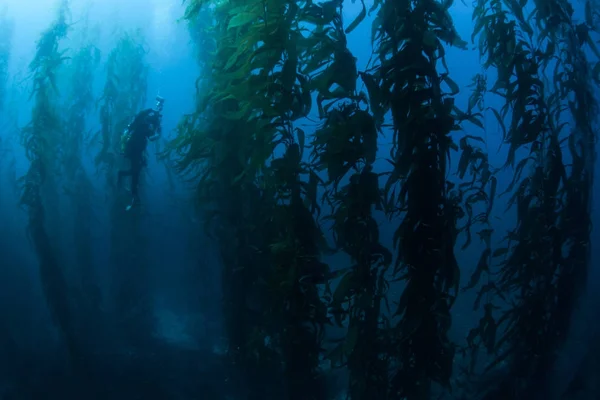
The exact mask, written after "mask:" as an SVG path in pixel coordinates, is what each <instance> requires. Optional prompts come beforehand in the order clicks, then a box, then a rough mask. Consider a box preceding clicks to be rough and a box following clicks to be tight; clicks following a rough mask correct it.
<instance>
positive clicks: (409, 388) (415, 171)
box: [362, 0, 464, 399]
mask: <svg viewBox="0 0 600 400" xmlns="http://www.w3.org/2000/svg"><path fill="white" fill-rule="evenodd" d="M450 5H451V2H445V3H443V4H442V3H438V2H436V1H430V0H426V1H418V2H417V1H408V2H396V1H385V2H383V4H382V5H381V7H380V8H379V10H378V15H377V18H376V22H375V24H374V33H373V36H374V38H375V41H376V42H377V43H376V45H377V52H378V55H379V63H378V64H377V66H376V67H375V68H374V69H373V72H372V73H364V74H362V76H363V79H364V80H365V84H366V86H367V88H368V91H369V98H370V99H371V108H372V109H373V110H374V112H376V115H381V114H382V113H383V112H385V111H387V110H389V111H391V116H392V123H393V148H392V151H391V160H390V161H391V163H392V165H393V166H394V169H393V171H392V172H391V174H390V176H389V178H388V182H387V184H386V188H387V195H388V200H387V203H388V213H389V215H390V216H392V215H398V216H399V217H401V218H402V222H401V224H400V226H399V227H398V229H397V230H396V232H395V235H394V244H395V245H396V246H397V250H398V258H397V263H396V266H395V271H394V273H395V274H398V275H399V277H400V278H401V279H402V280H403V281H404V282H405V283H406V286H405V288H404V290H403V292H402V295H401V297H400V299H399V303H398V308H397V310H396V312H395V316H396V317H399V318H397V323H395V325H394V327H393V329H392V332H391V335H392V337H391V339H390V340H391V341H392V344H391V345H392V349H393V350H392V351H393V356H394V362H393V364H394V365H393V367H394V369H393V374H392V376H391V378H390V391H389V396H390V398H402V399H430V398H432V396H434V393H435V392H434V389H435V388H434V384H438V385H441V386H443V387H446V388H447V387H449V385H450V378H451V376H452V371H453V362H454V352H455V350H454V345H453V344H452V343H451V342H450V340H449V339H448V330H449V328H450V324H451V314H450V308H451V306H452V304H453V301H454V298H455V296H456V290H457V288H458V284H459V268H458V265H457V261H456V258H455V255H454V245H455V241H456V238H457V235H458V231H459V230H458V228H457V227H456V224H457V220H458V218H459V217H461V209H460V208H459V205H460V200H461V199H460V196H459V195H458V194H456V193H454V192H452V191H451V189H452V188H453V184H452V183H450V182H449V181H448V180H447V173H448V161H449V160H448V154H449V152H450V150H451V149H452V148H453V145H452V140H451V138H450V134H451V132H452V131H453V130H456V129H457V121H458V120H459V119H460V118H462V117H461V116H459V115H458V114H457V113H456V111H455V106H454V99H453V98H452V95H454V94H456V93H457V92H458V87H457V85H456V84H455V83H454V82H453V81H452V80H451V79H450V78H449V76H448V72H443V73H439V72H438V71H437V67H438V60H441V61H442V62H443V60H444V48H443V45H442V42H446V43H450V44H452V45H457V46H460V47H462V48H464V42H462V41H461V40H460V38H459V37H458V35H457V33H456V31H455V29H454V27H453V24H452V19H451V17H450V15H449V14H448V7H449V6H450ZM442 66H444V64H443V63H442ZM445 86H448V87H449V88H450V90H451V93H445V92H444V91H443V87H445Z"/></svg>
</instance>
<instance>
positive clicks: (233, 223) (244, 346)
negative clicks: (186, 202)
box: [174, 1, 328, 399]
mask: <svg viewBox="0 0 600 400" xmlns="http://www.w3.org/2000/svg"><path fill="white" fill-rule="evenodd" d="M200 6H201V4H200V3H199V2H191V3H190V6H189V9H188V10H189V14H188V18H189V17H190V16H193V15H195V13H196V12H197V11H198V10H199V9H200ZM309 9H311V11H312V12H314V11H319V10H320V8H319V7H318V6H316V5H313V4H309V3H302V4H297V3H294V2H287V1H268V2H265V3H255V4H252V5H247V4H246V3H245V2H239V3H237V2H233V3H228V4H218V5H217V7H216V8H215V12H216V13H215V16H214V20H215V21H216V29H215V31H214V32H215V36H213V37H214V38H215V41H216V52H215V56H214V59H213V61H212V63H211V66H210V67H209V68H208V69H209V71H210V72H209V74H210V78H211V79H210V80H208V81H207V82H209V83H208V85H207V86H208V87H207V93H206V94H205V95H203V96H202V99H201V101H200V103H199V108H198V111H197V113H195V114H193V115H189V116H186V118H185V119H184V120H183V121H182V123H181V124H180V132H179V137H178V139H177V140H176V141H175V143H174V146H175V148H176V149H178V151H179V152H180V156H181V157H180V160H179V169H180V170H181V171H182V172H183V171H194V172H196V173H197V174H198V177H199V194H200V200H201V204H202V206H203V207H205V208H206V209H207V210H206V213H207V214H208V215H209V216H212V217H214V218H215V219H216V220H218V222H219V223H218V224H215V229H214V232H215V233H216V236H217V238H218V240H219V242H220V246H221V247H222V261H223V285H224V286H223V287H224V297H225V318H226V327H227V334H228V339H229V352H230V356H231V358H232V360H234V362H235V364H236V367H237V368H236V369H237V370H238V371H240V372H241V373H242V375H244V377H245V379H246V382H247V386H248V387H249V392H250V394H249V397H250V398H261V396H264V394H265V393H268V392H269V391H272V390H274V387H278V386H280V385H281V383H279V382H277V380H276V379H273V377H272V376H269V375H272V372H270V371H275V372H276V373H279V372H280V371H279V370H280V365H283V374H284V377H285V379H284V382H283V383H284V384H285V387H286V394H285V397H284V398H289V399H306V398H313V399H319V398H323V396H325V391H324V386H323V384H322V383H323V381H322V378H321V377H320V376H319V373H318V372H319V371H318V369H319V355H320V352H321V349H320V347H321V346H320V341H321V338H322V335H323V325H324V323H325V322H326V308H325V305H324V304H323V302H322V301H321V299H320V297H319V291H318V289H317V285H318V284H319V283H324V282H325V281H326V280H327V275H328V273H327V266H326V265H325V264H323V263H321V262H320V261H319V256H320V252H321V249H322V248H323V247H324V245H323V236H322V234H321V232H320V229H319V228H318V226H317V224H316V222H315V220H314V217H313V211H315V209H316V208H317V207H316V185H317V181H315V180H314V179H313V178H306V179H304V177H308V176H313V177H314V176H315V175H314V174H312V175H311V171H310V166H309V165H307V164H305V163H303V161H302V154H303V151H304V145H305V136H304V132H303V131H302V130H300V129H298V128H297V127H295V126H294V121H295V120H297V119H298V118H301V117H304V116H306V115H307V113H308V112H309V111H310V103H311V96H310V86H309V85H308V80H307V79H306V77H305V76H304V75H303V74H302V73H301V70H302V65H301V64H300V63H299V60H298V57H299V51H300V49H298V42H297V39H298V38H299V37H300V35H301V34H300V28H299V26H298V22H299V21H302V20H303V18H304V17H305V16H306V14H305V12H307V10H309ZM200 116H202V117H203V119H204V120H200V118H199V117H200ZM272 157H275V158H274V159H273V158H272ZM198 171H199V172H198ZM306 180H309V181H310V183H307V182H306ZM217 225H218V228H217ZM282 363H283V364H282ZM261 386H262V387H261ZM272 396H273V395H272ZM275 396H278V397H279V398H281V396H282V395H275Z"/></svg>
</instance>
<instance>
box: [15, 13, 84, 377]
mask: <svg viewBox="0 0 600 400" xmlns="http://www.w3.org/2000/svg"><path fill="white" fill-rule="evenodd" d="M67 17H68V8H67V5H66V2H64V3H62V6H61V7H60V10H59V13H58V16H57V18H56V20H55V22H54V23H53V24H52V26H51V27H50V28H49V29H47V30H46V31H45V32H44V33H43V34H42V36H41V38H40V40H39V42H38V44H37V52H36V55H35V58H34V59H33V61H32V62H31V63H30V64H29V70H30V71H31V73H32V75H33V85H34V86H33V92H32V97H33V99H34V106H33V110H32V119H31V121H30V122H29V124H28V125H27V126H26V127H25V128H23V130H22V132H21V138H22V143H23V146H24V147H25V154H26V156H27V159H28V160H29V162H30V166H29V170H28V171H27V174H26V175H25V176H24V177H22V178H21V185H22V186H21V189H22V192H21V204H22V205H23V206H24V207H25V209H26V210H27V214H28V224H27V233H28V236H29V238H30V239H31V242H32V244H33V246H34V249H35V252H36V254H37V256H38V258H39V274H40V279H41V281H42V290H43V293H44V297H45V299H46V301H47V304H48V308H49V310H50V313H51V315H52V319H53V320H54V322H55V323H56V324H57V325H58V328H59V330H60V333H61V335H62V338H63V339H64V340H65V342H66V345H67V348H68V350H69V353H70V357H71V360H72V361H74V363H77V362H78V360H77V358H78V349H77V345H76V342H75V331H74V329H73V315H72V311H71V308H70V305H69V298H68V293H69V290H68V288H67V284H66V281H65V277H64V274H63V271H62V269H61V266H60V264H59V261H58V258H57V251H58V249H56V248H54V247H53V245H52V243H51V241H50V238H49V235H48V232H47V230H46V209H47V207H46V204H45V199H44V197H43V191H44V189H45V186H47V185H48V184H49V183H48V182H47V181H46V178H47V176H48V175H49V174H53V173H55V168H57V167H58V165H57V159H56V158H57V153H56V148H55V147H54V144H55V143H56V136H57V135H59V134H60V132H61V121H60V117H59V113H58V110H57V109H56V97H57V92H56V87H55V77H56V75H57V71H58V69H59V67H60V66H61V65H62V63H63V61H64V59H65V57H64V56H63V54H62V53H60V52H59V51H58V47H59V42H60V40H61V39H64V38H65V36H66V34H67V30H68V25H67ZM51 190H52V191H56V188H53V189H51ZM74 367H77V365H74Z"/></svg>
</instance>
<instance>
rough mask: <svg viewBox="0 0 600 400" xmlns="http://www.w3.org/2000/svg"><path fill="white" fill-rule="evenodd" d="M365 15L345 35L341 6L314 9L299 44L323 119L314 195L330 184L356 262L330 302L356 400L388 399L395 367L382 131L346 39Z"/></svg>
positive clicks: (341, 362) (340, 234) (336, 225)
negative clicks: (381, 215) (382, 233)
mask: <svg viewBox="0 0 600 400" xmlns="http://www.w3.org/2000/svg"><path fill="white" fill-rule="evenodd" d="M333 7H335V9H333ZM333 10H335V11H333ZM365 13H366V10H363V12H362V13H360V14H359V16H358V17H357V19H356V20H355V21H353V22H351V23H350V24H349V26H348V28H347V29H346V31H344V28H343V20H342V2H337V1H335V2H331V3H329V4H327V5H322V6H318V7H317V6H315V5H313V4H311V6H310V7H307V8H306V10H305V15H304V20H305V21H306V22H307V26H309V25H308V23H311V24H315V25H316V28H315V29H314V30H313V31H312V32H311V34H309V35H307V37H306V38H305V39H303V40H300V41H299V43H300V44H301V46H300V48H301V49H302V51H303V67H302V72H303V73H304V74H306V75H308V76H309V78H310V82H311V87H312V88H313V90H314V91H316V92H317V93H318V95H317V106H318V109H319V115H320V117H321V119H322V120H323V123H322V125H321V127H320V128H319V129H318V130H317V131H316V132H315V135H314V136H311V137H310V138H311V140H310V144H311V145H312V147H313V152H312V154H311V156H312V159H313V162H314V168H315V170H316V171H324V172H326V174H327V182H326V183H324V182H321V180H320V178H319V177H318V176H317V175H316V173H313V174H312V175H311V176H310V179H309V186H308V187H309V188H310V190H311V193H313V196H314V197H315V198H316V196H317V185H324V186H325V187H326V190H327V193H326V196H325V199H326V201H327V202H328V203H329V204H330V205H331V206H332V208H333V209H332V214H331V215H327V216H326V218H327V219H329V220H331V221H332V225H333V226H332V228H333V232H334V238H335V243H336V247H337V248H338V249H340V250H342V251H344V252H345V253H347V254H348V255H349V256H350V262H351V265H349V266H346V267H345V268H341V269H340V270H339V271H338V272H337V273H336V275H340V274H341V275H342V278H341V280H340V281H339V283H338V284H337V286H336V287H335V290H334V291H333V293H329V292H328V293H327V294H326V297H325V299H326V300H328V302H329V304H328V305H329V308H330V314H331V315H332V316H333V319H335V322H336V324H337V325H338V326H339V327H347V333H346V337H345V338H344V340H341V341H340V343H339V344H338V345H336V347H335V348H334V349H333V350H332V351H331V352H330V354H328V355H327V357H328V358H329V360H330V361H331V365H332V367H334V368H340V367H345V366H347V367H348V369H349V371H350V382H349V387H348V394H349V398H350V399H353V400H359V399H373V398H377V399H382V400H384V399H386V398H387V392H388V384H389V380H388V375H389V372H388V370H389V366H390V365H389V357H388V350H389V349H388V348H387V347H386V345H387V343H388V342H387V341H386V340H385V331H384V330H383V322H384V321H383V318H384V317H383V315H382V313H381V306H382V301H383V299H384V297H385V296H386V291H387V288H388V283H387V281H386V279H385V276H384V274H385V272H386V270H387V268H388V267H389V265H390V264H391V262H392V254H391V253H390V251H389V250H387V249H386V248H384V247H383V246H382V245H381V244H380V243H379V227H378V224H377V222H376V221H375V219H374V218H373V208H377V209H379V210H380V211H383V196H382V191H381V190H380V189H379V183H378V175H377V174H376V173H375V172H373V167H372V165H373V163H374V162H375V159H376V155H377V150H378V145H377V139H378V128H379V126H378V124H377V123H376V120H375V118H374V117H373V116H372V115H371V114H370V113H369V112H368V111H366V110H365V109H363V108H366V106H367V104H366V97H365V96H364V93H361V94H358V93H357V91H356V82H357V79H358V71H357V69H356V59H355V57H354V56H353V55H352V53H351V52H350V51H349V50H348V48H347V40H346V33H349V32H351V31H352V30H353V29H354V28H355V27H356V26H358V24H359V23H360V22H361V21H362V19H363V18H364V17H365ZM324 33H325V34H324ZM347 178H349V182H348V183H346V179H347ZM342 183H343V186H342V187H340V185H341V184H342ZM319 211H320V210H319ZM323 281H324V282H326V280H325V279H323ZM346 324H347V325H346Z"/></svg>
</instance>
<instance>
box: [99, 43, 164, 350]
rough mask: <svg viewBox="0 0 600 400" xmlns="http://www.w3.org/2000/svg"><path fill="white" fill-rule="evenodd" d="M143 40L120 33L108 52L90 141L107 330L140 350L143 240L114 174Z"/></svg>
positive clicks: (138, 100)
mask: <svg viewBox="0 0 600 400" xmlns="http://www.w3.org/2000/svg"><path fill="white" fill-rule="evenodd" d="M146 52H147V51H146V49H145V47H144V43H143V38H141V37H139V36H138V37H136V35H135V34H133V33H129V32H123V33H121V34H120V35H119V36H118V39H117V43H116V45H115V47H114V48H113V49H112V51H111V52H110V53H109V54H108V59H107V61H106V65H105V70H106V81H105V83H104V88H103V92H102V96H101V97H100V99H99V101H98V104H99V106H100V108H99V113H100V124H101V130H100V131H99V132H97V133H96V140H98V141H100V142H101V146H102V147H101V149H100V151H99V153H98V154H97V155H96V158H95V164H96V167H97V168H99V169H101V170H103V172H104V174H105V176H106V186H105V189H106V191H107V197H106V200H107V201H108V203H109V205H110V211H109V212H110V259H111V264H112V265H113V269H112V271H111V273H112V276H113V279H112V285H111V287H110V295H109V296H110V297H111V298H112V299H113V304H112V305H111V306H110V307H111V309H112V310H113V312H112V313H111V315H114V317H115V320H114V322H113V326H121V327H124V329H122V330H121V331H120V332H115V334H117V335H118V336H119V335H120V336H122V337H121V339H123V340H126V341H128V342H129V343H130V344H137V345H140V346H143V344H144V341H143V340H144V339H145V340H151V339H152V338H151V335H150V334H149V332H151V330H152V323H153V321H152V315H151V311H150V309H149V307H150V301H149V298H148V294H149V292H148V287H147V285H148V281H147V279H145V277H147V276H148V275H147V273H148V266H147V259H146V257H145V251H146V250H147V248H146V247H145V243H146V240H145V236H144V233H143V231H142V229H141V227H140V218H141V215H140V213H139V212H137V211H135V212H132V213H127V212H126V211H125V205H126V204H127V202H128V201H130V200H131V197H130V195H127V193H126V190H125V189H124V188H118V187H117V175H118V171H119V169H121V168H126V167H127V165H126V163H124V160H123V157H122V156H121V155H120V140H121V134H122V133H123V131H124V129H125V128H126V127H127V125H128V124H129V123H130V122H131V119H132V118H133V117H134V116H135V115H136V113H137V112H139V111H140V110H141V108H142V107H143V106H144V105H145V102H146V94H147V93H146V92H147V76H148V65H147V63H146V61H145V57H146Z"/></svg>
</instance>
